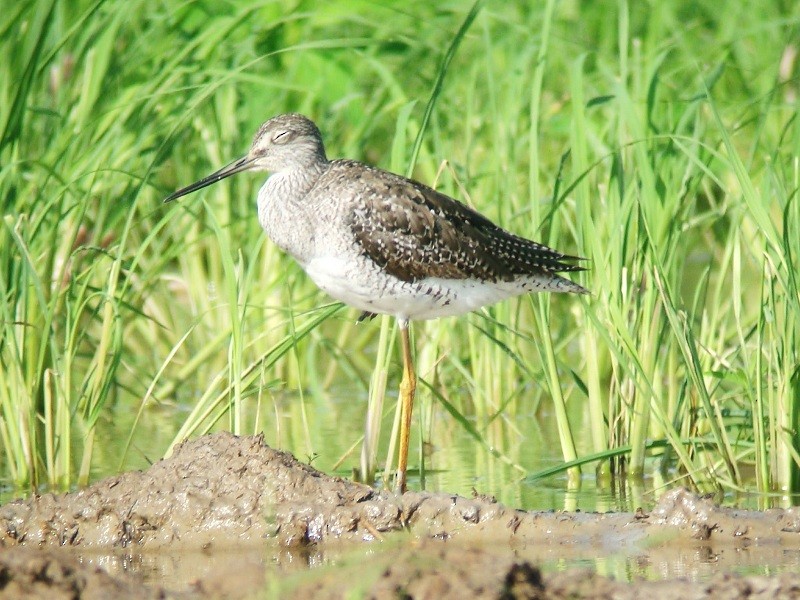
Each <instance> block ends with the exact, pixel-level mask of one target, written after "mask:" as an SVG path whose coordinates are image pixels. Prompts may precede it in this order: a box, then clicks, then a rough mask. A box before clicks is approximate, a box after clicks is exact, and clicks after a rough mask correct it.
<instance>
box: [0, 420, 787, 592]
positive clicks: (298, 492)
mask: <svg viewBox="0 0 800 600" xmlns="http://www.w3.org/2000/svg"><path fill="white" fill-rule="evenodd" d="M401 532H402V533H401ZM323 542H325V543H323ZM350 542H370V543H372V546H376V547H378V548H382V550H381V551H380V552H375V553H373V554H375V556H372V557H371V558H370V560H371V561H372V562H371V563H369V562H365V560H364V559H363V558H359V559H358V560H357V561H356V563H357V568H360V569H362V570H363V569H364V568H365V565H367V564H372V570H371V572H374V573H377V575H376V576H375V577H374V578H373V579H372V580H370V581H371V584H370V585H369V586H368V587H367V588H365V590H364V591H365V593H367V592H368V593H369V594H375V595H377V596H378V597H390V596H391V594H390V592H389V590H392V589H393V590H394V592H393V593H394V594H395V595H396V594H398V593H408V594H410V595H411V596H412V597H442V594H444V595H445V596H447V595H453V596H454V597H455V595H456V594H455V591H454V590H460V592H459V593H467V594H470V595H473V596H475V595H478V596H481V594H479V593H478V590H484V591H485V592H486V595H483V596H481V597H487V598H488V597H542V598H545V597H554V598H556V597H563V595H564V594H565V595H572V596H573V597H576V594H578V595H577V597H599V596H592V595H590V594H591V593H593V592H594V591H596V590H597V589H600V588H602V587H603V586H605V585H609V586H621V587H620V591H617V592H614V595H615V596H619V597H626V596H624V595H620V594H624V593H627V592H624V591H622V590H627V589H629V587H630V585H632V584H623V583H615V582H612V581H610V580H608V579H603V578H600V577H599V576H595V575H590V574H586V573H584V574H583V575H581V576H575V575H570V576H569V577H567V578H566V579H563V578H562V576H563V574H552V575H547V576H545V577H542V576H541V573H539V571H538V570H537V569H536V565H537V563H538V562H539V561H541V560H542V558H541V557H542V556H550V557H553V556H557V557H561V558H569V557H571V556H578V557H580V556H584V555H587V554H588V555H591V556H602V555H604V554H610V553H619V552H621V551H628V552H631V553H637V554H641V553H646V554H648V555H652V554H653V553H654V552H658V551H663V552H684V553H686V554H687V555H688V556H689V557H691V556H692V555H693V553H699V555H700V556H705V557H707V558H708V556H709V555H711V556H712V559H713V556H714V555H715V554H716V555H719V556H722V555H725V554H726V553H727V555H728V556H732V557H739V558H743V559H745V560H750V559H752V558H758V557H759V555H762V554H764V555H766V554H767V553H770V552H774V553H778V554H781V553H782V554H784V555H785V554H786V553H787V552H789V553H794V555H796V556H798V557H800V510H798V509H797V508H794V509H789V510H780V509H775V510H769V511H765V512H755V511H743V510H735V509H726V508H719V507H717V506H716V505H714V504H713V503H712V502H711V501H710V500H708V499H703V498H699V497H697V496H696V495H693V494H691V493H689V492H687V491H685V490H673V491H671V492H669V493H667V494H665V495H664V496H663V497H662V498H661V499H660V500H659V502H658V504H657V505H656V507H655V508H654V509H653V510H652V511H651V512H650V514H644V513H641V512H639V513H637V514H630V513H622V514H589V513H560V512H524V511H519V510H515V509H513V508H508V507H505V506H502V505H501V504H498V503H496V502H492V501H491V500H487V499H484V498H462V497H457V496H451V495H447V494H441V493H439V494H434V493H426V492H409V493H406V494H404V495H403V496H402V497H399V496H396V495H394V494H392V493H390V492H384V491H376V490H373V489H371V488H369V487H367V486H364V485H360V484H356V483H353V482H350V481H346V480H343V479H340V478H335V477H329V476H326V475H324V474H321V473H319V472H318V471H316V470H314V469H312V468H311V467H309V466H307V465H304V464H301V463H299V462H297V461H296V460H295V459H294V458H293V457H292V456H291V455H289V454H287V453H283V452H279V451H275V450H273V449H271V448H269V447H268V446H266V445H265V444H264V442H263V440H262V439H261V438H260V437H243V438H239V437H236V436H233V435H230V434H225V433H220V434H215V435H211V436H206V437H203V438H200V439H197V440H193V441H190V442H186V443H184V444H182V445H181V446H179V447H178V448H176V450H175V452H174V454H173V455H172V456H171V457H170V458H168V459H165V460H162V461H159V462H158V463H156V464H155V465H153V466H152V467H151V468H150V469H148V470H147V471H144V472H131V473H124V474H122V475H119V476H117V477H112V478H109V479H106V480H104V481H101V482H99V483H97V484H95V485H92V486H90V487H88V488H86V489H84V490H81V491H79V492H75V493H71V494H64V495H52V494H45V495H41V496H36V497H33V498H30V499H28V500H23V501H15V502H11V503H8V504H6V505H5V506H3V507H0V546H2V547H3V548H4V549H3V551H2V553H1V554H0V591H3V592H4V591H5V590H6V589H9V585H11V583H14V582H15V583H16V584H17V585H22V583H20V581H23V582H24V581H29V580H28V579H24V580H19V579H18V578H17V577H16V575H15V574H24V573H33V575H31V578H32V579H30V581H38V582H41V580H42V577H40V576H34V575H35V573H36V572H37V571H36V569H37V568H39V569H41V568H43V567H41V565H40V564H39V563H36V561H35V560H34V561H33V562H32V563H31V562H30V561H29V562H27V563H26V562H24V560H28V559H27V558H25V559H24V560H23V559H18V558H17V553H18V552H19V553H23V554H20V555H19V556H23V555H24V557H30V556H32V555H31V554H30V552H31V551H32V549H34V548H51V547H58V548H62V549H63V548H72V549H73V554H74V553H75V552H80V553H86V552H112V553H113V552H117V553H120V552H122V553H125V552H128V553H130V552H135V553H147V552H160V553H161V554H164V553H169V554H173V553H178V552H182V553H186V552H189V553H191V552H201V553H203V555H204V556H210V557H217V556H224V554H225V553H224V552H223V551H224V550H225V549H233V548H235V549H237V551H242V549H244V548H253V549H254V551H255V552H256V553H260V552H262V549H263V548H264V547H265V545H270V546H271V547H274V548H278V549H280V548H283V550H280V551H279V552H283V553H285V556H286V557H288V558H286V559H285V560H284V561H283V563H285V564H284V565H282V564H281V563H282V561H281V560H275V561H273V563H275V564H273V565H271V566H268V565H265V564H264V563H263V561H261V562H259V561H257V560H256V561H250V563H248V561H247V560H238V561H237V562H236V564H237V565H239V566H240V567H241V568H242V569H245V567H246V571H247V574H248V575H247V576H244V575H243V576H242V577H241V578H240V579H239V581H238V582H237V584H238V585H237V586H236V588H235V590H229V591H224V590H225V588H224V579H225V578H222V580H221V581H218V580H217V579H215V576H214V574H213V573H211V572H210V571H208V572H207V573H206V575H204V574H198V575H197V576H196V577H194V578H193V579H188V580H187V579H184V580H183V581H184V582H185V581H190V582H192V583H191V585H188V586H187V585H186V584H185V583H183V584H181V585H180V586H178V587H179V588H180V589H181V590H183V591H184V592H186V593H190V594H191V595H192V596H203V595H210V596H217V595H220V594H229V593H234V592H236V593H239V594H240V595H242V594H245V593H246V591H245V590H247V589H249V590H250V591H254V590H256V589H260V586H263V585H267V586H268V587H270V589H273V591H275V592H276V593H279V595H282V594H283V592H280V590H279V588H275V587H274V586H275V585H278V583H276V581H277V580H279V581H284V580H285V579H286V577H285V576H286V575H287V574H289V575H290V574H291V572H292V571H293V570H295V571H296V570H297V568H298V567H297V565H298V564H299V565H301V569H305V570H307V567H308V565H312V566H313V565H314V561H313V560H309V557H310V556H312V555H314V554H315V553H317V554H318V553H322V554H323V555H324V553H325V552H328V553H330V550H329V549H330V548H331V547H334V546H337V547H342V544H347V543H350ZM393 544H395V545H396V547H393V546H392V545H393ZM20 547H22V549H20ZM12 548H17V549H18V550H16V551H15V552H12ZM325 548H328V550H325ZM448 553H451V554H452V556H451V555H450V554H448ZM40 554H41V557H45V558H41V560H44V561H45V562H46V563H47V564H52V565H56V566H54V567H47V568H54V569H56V570H58V569H60V568H62V567H63V568H64V569H67V571H66V572H67V573H74V574H75V576H76V577H78V575H80V576H81V577H88V578H89V579H90V580H91V579H92V577H94V575H93V573H94V571H92V570H91V569H92V568H93V567H92V564H93V562H92V561H91V560H83V562H82V563H81V564H80V565H79V566H81V568H76V567H75V565H74V564H71V563H70V562H69V561H70V560H73V559H74V557H73V556H71V555H70V554H69V553H65V552H63V551H61V552H58V553H55V554H53V553H52V552H48V553H41V552H40ZM33 556H34V557H35V556H36V555H35V554H34V555H33ZM81 556H85V554H81ZM422 556H426V558H425V559H424V560H422V559H421V557H422ZM298 557H301V558H298ZM62 560H63V561H65V562H63V563H62ZM382 560H387V561H388V562H387V563H386V564H385V565H383V563H381V561H382ZM688 560H689V561H691V558H689V559H688ZM798 560H800V559H798ZM8 561H12V562H13V561H17V562H13V565H14V566H13V567H10V566H7V565H9V564H12V563H8ZM19 561H23V562H19ZM48 561H49V562H48ZM107 562H108V561H106V563H107ZM192 562H202V561H192ZM212 562H219V561H218V560H217V559H216V558H212ZM339 562H341V560H340V561H339ZM251 563H252V564H251ZM323 563H324V560H322V561H318V562H317V564H323ZM25 564H32V565H33V566H32V567H30V568H29V569H27V570H26V568H23V567H24V565H25ZM36 565H39V566H36ZM65 565H66V566H65ZM247 565H249V566H247ZM288 565H292V567H291V568H288ZM431 565H438V567H436V568H431ZM345 566H346V565H345ZM267 567H269V568H267ZM82 569H83V570H82ZM84 570H86V571H87V572H84ZM45 571H46V569H45ZM122 571H124V569H122V570H121V573H120V579H119V580H117V579H116V573H115V574H114V582H115V583H116V584H119V585H124V584H125V581H124V577H122V576H123V575H125V573H124V572H122ZM345 571H346V569H344V570H343V569H342V568H341V567H339V568H337V569H334V570H333V573H334V578H336V577H338V578H339V579H338V581H340V582H341V585H344V586H348V585H351V586H352V585H353V581H354V580H353V578H352V576H347V575H344V573H345ZM3 573H5V574H6V575H3ZM229 573H230V572H229V571H228V574H229ZM95 575H97V576H98V577H101V576H103V575H105V576H107V577H110V575H108V574H106V573H103V574H102V575H99V574H95ZM321 575H323V577H322V578H320V579H319V580H320V581H322V580H323V579H324V576H325V575H326V573H324V572H323V573H321ZM65 577H66V575H65V576H64V577H62V578H61V579H60V580H59V581H63V579H64V578H65ZM720 577H723V576H722V575H719V576H715V577H713V578H712V580H711V582H710V583H708V582H707V583H702V584H698V583H693V582H690V581H683V582H678V581H675V580H672V581H670V582H668V583H669V585H670V586H677V585H678V584H679V583H680V585H681V586H683V585H685V586H690V587H691V586H695V587H692V588H691V589H692V590H693V591H692V592H691V593H692V594H695V595H697V594H700V596H698V597H703V593H704V592H703V590H704V589H705V587H704V586H708V585H712V586H727V587H726V589H727V590H728V591H729V592H730V593H731V594H734V595H730V596H727V595H726V596H724V597H754V596H753V594H757V593H761V592H759V591H758V590H762V589H763V590H769V593H770V596H769V597H775V594H780V595H784V596H783V597H792V596H791V594H794V593H800V576H798V575H794V574H791V575H790V574H787V575H785V576H783V579H780V578H763V577H762V578H760V579H759V578H758V577H755V578H753V577H750V578H746V577H743V576H736V575H730V576H724V581H723V580H722V579H720ZM271 578H272V579H271ZM537 578H538V579H537ZM227 579H230V577H228V578H227ZM290 579H291V578H290ZM308 579H309V577H308V574H307V573H306V576H305V578H301V580H303V583H302V585H299V586H297V587H296V588H295V589H293V591H292V594H293V595H294V594H301V591H303V590H307V592H308V593H309V594H310V595H315V596H317V597H319V595H320V594H322V592H323V591H325V590H328V589H330V590H335V589H338V588H337V585H336V584H335V583H331V582H328V583H327V584H326V585H325V586H323V587H315V585H314V584H308ZM311 579H314V578H311ZM517 579H519V582H518V584H517V583H514V582H515V581H517ZM762 579H763V581H762ZM242 581H250V587H249V588H248V586H244V585H242ZM365 581H366V580H365V579H363V578H360V579H359V580H358V582H359V583H360V584H364V582H365ZM587 581H591V583H586V582H587ZM600 581H602V583H599V582H600ZM471 582H472V583H471ZM537 582H538V583H537ZM581 582H584V583H581ZM473 583H474V586H473V587H474V589H473V587H470V586H471V585H473ZM578 583H580V584H581V585H584V584H585V585H586V586H587V587H586V589H583V588H580V590H578V589H577V588H574V587H569V586H571V585H573V584H575V585H577V584H578ZM412 584H413V585H414V586H417V588H414V589H412V588H410V587H408V586H411V585H412ZM663 584H664V582H661V583H659V582H650V583H647V582H646V583H641V584H636V585H637V586H646V587H648V588H649V587H651V586H652V587H653V589H654V590H655V589H657V586H658V585H663ZM59 585H60V584H59ZM98 585H99V583H98ZM283 585H284V584H283V583H281V584H280V586H283ZM365 585H366V584H365ZM280 586H279V587H280ZM397 586H401V588H402V589H401V588H398V587H397ZM404 586H405V587H404ZM515 586H517V587H515ZM559 586H560V587H559ZM565 586H566V587H565ZM776 586H777V587H776ZM512 588H513V589H512ZM517 588H518V589H519V590H523V589H524V590H527V591H525V593H524V594H523V593H522V592H519V593H518V592H514V591H513V590H514V589H517ZM562 588H563V589H564V590H566V591H565V592H564V594H562V593H561V592H559V591H558V590H561V589H562ZM567 588H569V590H567ZM740 588H741V589H740ZM86 589H88V588H86ZM615 589H616V588H615ZM735 589H740V591H741V592H742V593H744V591H746V590H749V591H747V594H746V595H741V596H737V595H735V594H738V593H739V592H735ZM171 590H172V591H175V588H174V587H173V588H171ZM382 590H383V591H382ZM436 590H438V591H436ZM446 590H451V591H446ZM570 590H571V591H570ZM340 591H342V590H340ZM689 591H690V590H689V588H684V589H683V592H685V593H686V594H688V593H689ZM138 592H141V593H148V594H156V596H158V595H159V594H162V593H164V589H160V588H159V585H158V584H157V585H154V586H151V587H141V586H138V587H137V588H136V589H135V590H133V591H131V592H130V593H131V595H132V596H131V597H146V596H136V595H135V594H136V593H138ZM384 592H385V593H386V594H389V595H387V596H383V595H382V594H384ZM567 592H569V593H567ZM637 593H646V592H643V591H642V589H639V592H637ZM654 593H659V596H661V592H660V591H659V592H654ZM726 593H727V592H726ZM87 594H89V592H85V593H79V594H77V595H74V596H71V597H82V596H83V597H91V596H90V595H87ZM120 594H122V595H128V592H126V591H125V590H121V591H120V592H119V593H118V594H115V595H120ZM504 594H511V595H510V596H508V595H507V596H504ZM530 594H533V595H530ZM554 594H555V595H554ZM785 594H790V595H785ZM234 595H235V594H234ZM690 595H691V594H690ZM9 597H11V596H9ZM65 597H67V596H65ZM151 597H152V596H151ZM329 597H335V596H329ZM631 597H633V596H631ZM682 597H687V596H686V595H683V596H682ZM765 597H766V596H765Z"/></svg>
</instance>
